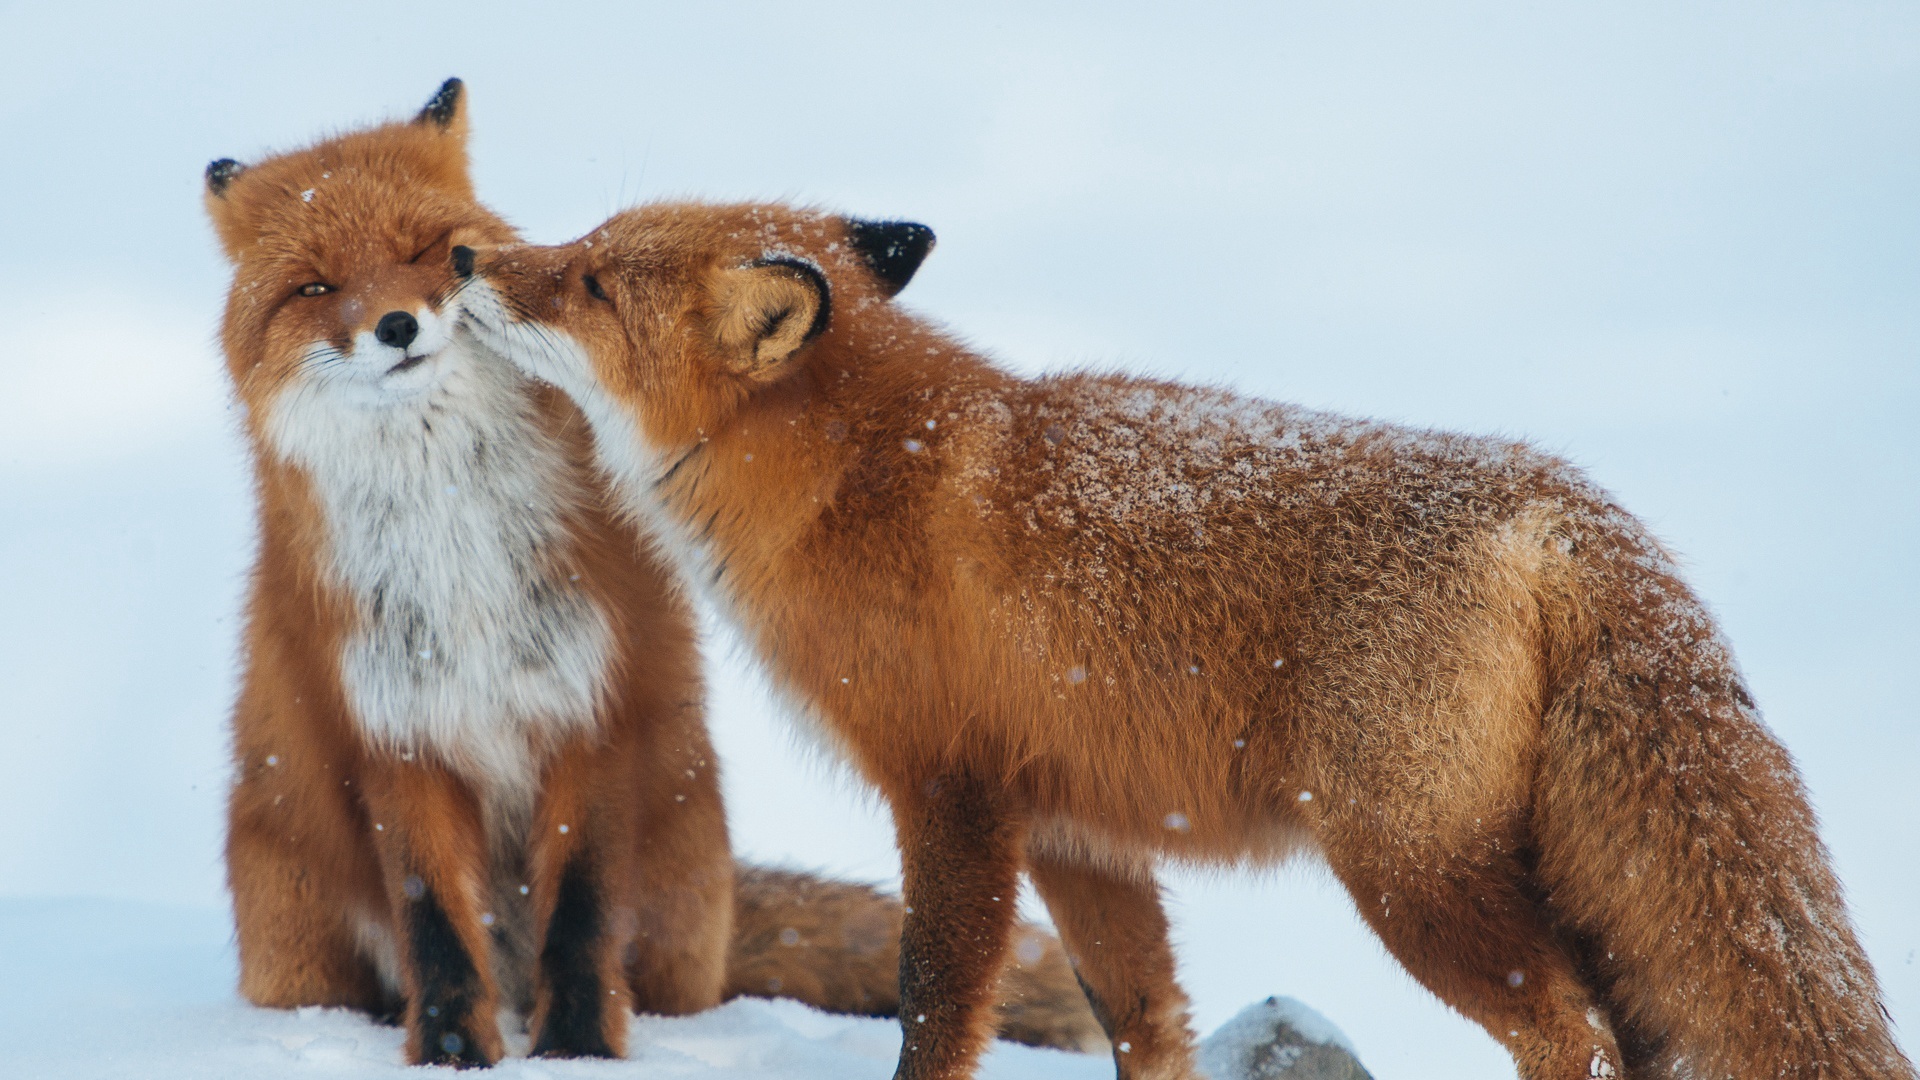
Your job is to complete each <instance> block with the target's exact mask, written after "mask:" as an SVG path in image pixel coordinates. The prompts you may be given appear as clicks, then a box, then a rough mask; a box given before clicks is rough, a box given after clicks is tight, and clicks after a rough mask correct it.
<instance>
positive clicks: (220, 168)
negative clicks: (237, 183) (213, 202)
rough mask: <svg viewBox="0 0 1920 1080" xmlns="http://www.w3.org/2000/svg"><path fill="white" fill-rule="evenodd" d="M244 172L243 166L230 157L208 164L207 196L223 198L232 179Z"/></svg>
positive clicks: (244, 167) (245, 168) (245, 169)
mask: <svg viewBox="0 0 1920 1080" xmlns="http://www.w3.org/2000/svg"><path fill="white" fill-rule="evenodd" d="M246 171H247V167H246V166H245V165H242V164H240V163H239V162H237V161H235V160H233V159H232V158H230V157H223V158H221V159H220V160H219V161H215V162H210V163H209V164H208V165H207V194H209V195H212V196H215V197H218V198H224V197H225V196H226V194H227V185H228V184H231V183H233V178H234V177H236V176H239V175H240V174H241V173H243V172H246Z"/></svg>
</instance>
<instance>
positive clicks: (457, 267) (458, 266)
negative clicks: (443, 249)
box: [453, 244, 473, 277]
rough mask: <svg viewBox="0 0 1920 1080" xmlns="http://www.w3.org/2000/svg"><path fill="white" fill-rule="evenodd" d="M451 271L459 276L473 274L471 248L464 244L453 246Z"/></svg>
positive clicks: (470, 275)
mask: <svg viewBox="0 0 1920 1080" xmlns="http://www.w3.org/2000/svg"><path fill="white" fill-rule="evenodd" d="M453 272H454V273H456V274H459V275H460V276H461V277H472V276H473V249H472V248H470V247H468V246H467V245H465V244H455V245H454V246H453Z"/></svg>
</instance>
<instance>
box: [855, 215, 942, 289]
mask: <svg viewBox="0 0 1920 1080" xmlns="http://www.w3.org/2000/svg"><path fill="white" fill-rule="evenodd" d="M847 239H848V240H849V241H851V242H852V243H853V249H854V250H855V251H857V252H859V253H860V257H861V258H862V259H864V260H866V263H867V269H869V270H871V271H873V276H874V277H876V278H879V279H880V287H881V288H882V289H884V290H886V293H887V295H888V296H898V295H899V294H900V290H901V289H904V288H906V287H907V282H909V281H912V280H913V275H914V272H915V271H917V270H919V269H920V264H921V263H923V262H925V261H926V259H927V254H928V253H929V252H931V251H932V250H933V230H932V229H929V228H927V227H926V226H925V225H920V224H916V223H915V222H911V221H866V220H863V219H861V218H848V219H847Z"/></svg>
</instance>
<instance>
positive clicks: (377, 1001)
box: [227, 766, 397, 1016]
mask: <svg viewBox="0 0 1920 1080" xmlns="http://www.w3.org/2000/svg"><path fill="white" fill-rule="evenodd" d="M243 767H244V766H243ZM235 802H236V805H235V806H234V807H233V808H232V810H231V812H230V814H229V816H228V827H227V884H228V886H229V887H230V888H231V889H232V892H233V915H234V925H235V930H236V938H237V940H238V943H239V950H240V994H241V996H242V997H245V998H246V999H247V1000H248V1001H250V1002H252V1003H253V1004H255V1005H261V1006H266V1007H268V1008H281V1009H291V1008H295V1007H297V1006H301V1005H331V1006H342V1007H346V1008H351V1009H359V1010H361V1011H363V1012H367V1013H371V1014H373V1015H375V1016H386V1015H390V1014H391V1013H392V1012H394V1011H395V1009H396V1007H397V1002H396V1001H395V1000H394V999H393V997H392V995H391V993H390V992H389V989H388V988H387V987H386V986H385V985H383V984H382V982H381V980H380V977H379V974H378V971H377V970H376V968H375V966H374V964H373V962H372V960H371V959H370V958H369V957H368V956H366V955H365V953H364V952H363V951H362V946H363V942H362V941H360V940H359V938H358V937H357V936H356V935H355V933H354V930H353V926H352V924H351V922H350V921H349V920H351V919H352V918H353V917H354V914H353V913H355V912H370V910H371V911H377V905H380V904H382V903H383V902H384V898H383V897H382V896H381V895H380V886H379V880H380V879H379V871H378V868H377V866H374V865H373V857H372V852H371V851H370V850H361V848H362V845H356V844H353V843H351V842H350V841H349V839H348V836H349V835H350V834H351V833H354V832H357V831H358V830H359V829H362V828H364V827H365V826H364V824H363V823H360V822H347V823H344V824H342V825H341V827H340V828H339V829H337V830H336V829H333V828H331V827H330V826H322V825H320V824H317V823H315V822H314V821H313V820H312V819H311V817H307V818H305V819H303V820H296V819H295V818H294V817H293V815H292V812H291V809H290V808H289V810H288V812H287V813H286V814H274V815H271V816H270V817H268V816H265V815H262V814H261V813H259V812H258V811H257V808H246V807H242V806H240V805H237V804H238V802H239V800H238V799H236V800H235ZM281 805H283V806H284V805H285V804H284V803H283V804H281ZM295 830H297V831H298V833H312V832H318V833H324V834H329V835H325V836H323V837H321V838H320V839H319V840H318V841H316V842H314V843H312V844H303V843H301V842H300V841H301V839H303V837H301V836H299V835H297V834H296V832H295Z"/></svg>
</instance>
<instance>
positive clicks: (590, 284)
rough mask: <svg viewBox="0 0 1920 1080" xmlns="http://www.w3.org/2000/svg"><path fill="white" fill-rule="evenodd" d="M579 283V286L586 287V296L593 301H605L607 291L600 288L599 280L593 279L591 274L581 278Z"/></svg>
mask: <svg viewBox="0 0 1920 1080" xmlns="http://www.w3.org/2000/svg"><path fill="white" fill-rule="evenodd" d="M580 282H581V284H583V285H585V286H586V287H587V295H588V296H591V297H593V298H594V299H595V300H605V299H607V290H605V289H603V288H601V287H600V279H599V278H597V277H594V276H593V275H592V274H588V275H586V276H585V277H583V278H581V279H580Z"/></svg>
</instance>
